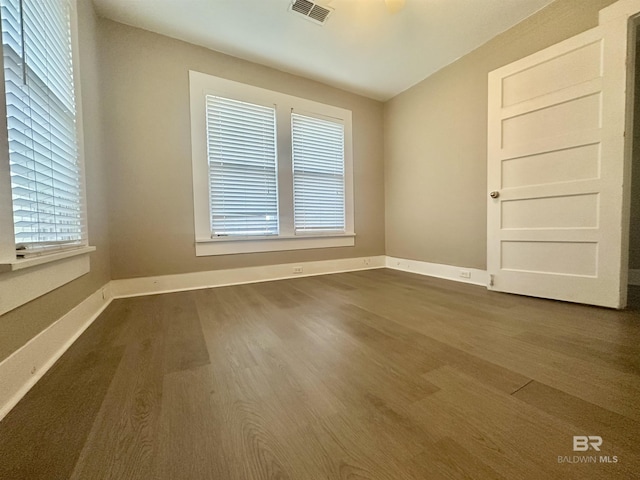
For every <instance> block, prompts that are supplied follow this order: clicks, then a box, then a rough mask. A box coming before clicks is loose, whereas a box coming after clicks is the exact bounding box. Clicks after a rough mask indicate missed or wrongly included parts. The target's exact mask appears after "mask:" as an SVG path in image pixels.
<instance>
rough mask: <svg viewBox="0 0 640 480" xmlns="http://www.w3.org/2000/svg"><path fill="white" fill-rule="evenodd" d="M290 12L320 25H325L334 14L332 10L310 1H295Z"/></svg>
mask: <svg viewBox="0 0 640 480" xmlns="http://www.w3.org/2000/svg"><path fill="white" fill-rule="evenodd" d="M289 10H291V11H292V12H296V13H299V14H300V15H302V16H304V18H306V19H307V20H311V21H312V22H314V23H317V24H320V25H323V24H324V22H326V21H327V17H328V16H329V15H330V14H331V12H333V9H332V8H329V7H323V6H322V5H318V4H317V3H313V2H310V1H309V0H293V2H292V3H291V7H290V8H289Z"/></svg>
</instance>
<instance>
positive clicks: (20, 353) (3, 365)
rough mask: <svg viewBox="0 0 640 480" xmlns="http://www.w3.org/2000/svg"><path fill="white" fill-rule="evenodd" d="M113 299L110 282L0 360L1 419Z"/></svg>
mask: <svg viewBox="0 0 640 480" xmlns="http://www.w3.org/2000/svg"><path fill="white" fill-rule="evenodd" d="M111 299H112V296H111V289H110V286H109V284H107V285H105V286H104V287H102V288H101V289H99V290H98V291H97V292H95V293H93V294H92V295H90V296H89V297H87V298H86V299H85V300H84V301H83V302H81V303H80V304H79V305H77V306H76V307H75V308H74V309H73V310H71V311H70V312H69V313H67V314H66V315H64V316H63V317H62V318H60V319H58V320H56V321H55V322H54V323H52V324H51V325H50V326H49V327H47V328H46V329H45V330H43V331H42V332H40V333H39V334H38V335H36V336H35V337H33V338H32V339H31V340H29V341H28V342H27V343H26V344H25V345H23V346H22V347H21V348H20V349H18V350H16V351H15V352H13V353H12V354H11V355H9V356H8V357H7V358H5V359H4V360H3V361H2V362H0V385H2V388H1V389H0V420H2V419H3V418H4V417H5V415H6V414H7V413H9V411H10V410H11V409H12V408H13V407H14V406H15V405H16V404H17V403H18V402H19V401H20V400H21V399H22V397H24V396H25V395H26V394H27V392H28V391H29V390H30V389H31V387H33V386H34V385H35V384H36V382H37V381H38V380H40V379H41V378H42V377H43V376H44V374H45V373H47V371H48V370H49V369H50V368H51V367H52V366H53V364H54V363H56V361H57V360H58V359H59V358H60V357H61V356H62V354H63V353H64V352H66V351H67V349H68V348H69V347H70V346H71V344H72V343H73V342H74V341H75V340H76V339H77V338H78V337H79V336H80V335H81V334H82V332H84V331H85V330H86V329H87V327H89V325H91V323H93V321H94V320H95V319H96V318H97V317H98V315H100V313H102V311H103V310H104V309H105V308H106V307H107V306H108V305H109V303H110V302H111Z"/></svg>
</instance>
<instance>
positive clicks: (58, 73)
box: [0, 0, 86, 251]
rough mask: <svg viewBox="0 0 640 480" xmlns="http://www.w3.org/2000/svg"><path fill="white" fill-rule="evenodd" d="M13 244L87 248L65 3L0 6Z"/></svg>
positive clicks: (8, 0) (2, 0) (38, 0)
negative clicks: (79, 246)
mask: <svg viewBox="0 0 640 480" xmlns="http://www.w3.org/2000/svg"><path fill="white" fill-rule="evenodd" d="M0 7H1V16H2V43H3V57H4V58H3V60H4V75H5V90H6V104H7V122H8V136H9V161H10V170H11V187H12V197H13V215H14V227H15V241H16V246H17V248H18V250H19V251H21V250H23V249H25V248H26V249H27V250H30V249H32V248H33V249H36V250H37V249H39V248H46V247H49V246H53V245H58V246H59V245H60V244H62V245H64V244H79V243H82V242H83V241H84V240H85V237H86V230H85V222H84V205H83V183H82V172H81V165H80V163H79V159H78V147H77V134H76V104H75V92H74V82H73V65H72V44H71V12H70V5H69V3H68V1H66V0H47V1H42V0H0Z"/></svg>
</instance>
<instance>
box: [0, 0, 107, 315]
mask: <svg viewBox="0 0 640 480" xmlns="http://www.w3.org/2000/svg"><path fill="white" fill-rule="evenodd" d="M69 4H70V7H71V46H72V55H73V76H74V87H75V95H76V125H77V130H78V131H77V137H78V162H79V163H80V170H81V175H82V187H83V188H82V203H83V210H84V211H83V215H84V221H85V224H86V223H87V208H86V205H87V202H86V183H85V177H84V142H83V130H82V125H83V123H82V94H81V90H80V73H79V72H80V68H79V63H80V60H79V49H78V18H77V4H76V0H69ZM1 57H2V42H0V58H1ZM13 221H14V219H13V201H12V194H11V172H10V166H9V143H8V132H7V111H6V102H5V86H4V68H0V292H2V293H0V315H2V314H4V313H6V312H8V311H10V310H13V309H14V308H17V307H19V306H20V305H22V304H24V303H27V302H29V301H31V300H33V299H35V298H37V297H40V296H42V295H44V294H45V293H48V292H50V291H52V290H54V289H56V288H58V287H60V286H62V285H64V284H66V283H69V282H71V281H72V280H75V279H76V278H79V277H81V276H82V275H85V274H87V273H88V272H89V270H90V265H89V253H91V252H92V251H94V250H95V247H91V246H89V245H88V243H87V240H85V242H84V244H81V245H79V246H78V247H77V248H73V249H69V250H62V251H55V250H52V251H51V253H46V254H43V255H41V256H37V257H33V258H26V259H18V258H17V257H16V244H15V237H14V225H13ZM85 229H86V230H87V238H88V234H89V233H88V225H86V226H85Z"/></svg>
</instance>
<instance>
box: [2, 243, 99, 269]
mask: <svg viewBox="0 0 640 480" xmlns="http://www.w3.org/2000/svg"><path fill="white" fill-rule="evenodd" d="M95 249H96V247H78V248H74V249H70V250H64V251H62V252H52V253H49V254H44V255H40V256H38V257H33V258H21V259H16V260H14V261H12V262H7V263H0V273H5V272H15V271H18V270H23V269H25V268H30V267H37V266H38V265H44V264H45V263H50V262H56V261H58V260H64V259H65V258H71V257H75V256H77V255H84V254H87V253H91V252H93V251H95Z"/></svg>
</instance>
